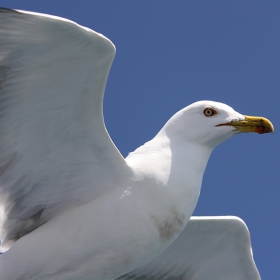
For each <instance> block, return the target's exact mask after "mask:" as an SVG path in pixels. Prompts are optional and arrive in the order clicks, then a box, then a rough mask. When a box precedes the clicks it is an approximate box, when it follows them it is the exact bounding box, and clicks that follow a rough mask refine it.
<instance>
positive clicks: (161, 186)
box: [126, 131, 212, 212]
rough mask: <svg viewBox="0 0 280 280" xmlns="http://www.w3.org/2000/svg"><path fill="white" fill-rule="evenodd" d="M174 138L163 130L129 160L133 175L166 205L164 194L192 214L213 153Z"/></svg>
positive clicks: (181, 208) (130, 156) (206, 148)
mask: <svg viewBox="0 0 280 280" xmlns="http://www.w3.org/2000/svg"><path fill="white" fill-rule="evenodd" d="M174 138H175V137H174ZM174 138H173V139H170V138H168V137H167V136H166V134H165V133H164V132H163V131H161V132H160V133H159V134H158V135H157V136H156V137H155V138H154V139H152V140H151V141H149V142H147V143H145V144H144V145H143V146H141V147H139V148H138V149H137V150H135V151H134V152H133V153H131V154H129V156H128V157H127V158H126V161H127V164H128V165H129V166H130V167H131V169H132V170H133V172H134V176H135V178H134V180H135V181H140V182H141V181H144V180H145V182H146V185H147V187H148V188H150V191H151V192H153V191H155V192H157V194H158V196H159V197H160V199H161V200H162V201H164V203H166V201H165V200H166V199H164V197H163V196H164V195H163V194H161V192H163V193H164V194H166V195H167V197H168V201H169V202H170V203H171V205H172V202H173V201H174V203H175V201H176V207H178V208H179V209H180V212H190V211H189V209H190V208H192V209H194V207H195V205H196V203H197V199H198V196H199V193H200V187H201V182H202V177H203V173H204V170H205V167H206V164H207V161H208V159H209V156H210V154H211V152H212V150H211V149H209V148H208V147H202V146H198V145H196V144H187V143H186V142H185V141H184V140H182V139H180V138H175V139H174ZM188 174H192V176H189V175H188ZM152 189H153V190H152ZM191 212H192V211H191Z"/></svg>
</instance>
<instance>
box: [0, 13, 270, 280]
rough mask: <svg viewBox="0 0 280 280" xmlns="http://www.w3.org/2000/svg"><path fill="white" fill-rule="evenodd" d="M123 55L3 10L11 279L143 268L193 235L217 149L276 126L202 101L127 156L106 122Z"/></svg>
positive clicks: (2, 102)
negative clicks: (109, 83) (113, 73)
mask: <svg viewBox="0 0 280 280" xmlns="http://www.w3.org/2000/svg"><path fill="white" fill-rule="evenodd" d="M114 54H115V48H114V45H113V44H112V43H111V42H110V41H109V40H108V39H107V38H105V37H104V36H102V35H100V34H98V33H96V32H94V31H92V30H90V29H88V28H85V27H82V26H79V25H77V24H75V23H74V22H71V21H68V20H65V19H61V18H58V17H53V16H48V15H42V14H36V13H30V12H22V11H19V12H17V11H11V10H5V9H3V10H1V11H0V131H1V137H0V184H1V185H0V202H1V206H2V209H3V220H2V229H1V239H2V246H3V248H4V250H6V249H8V248H10V249H9V250H8V251H7V252H5V253H4V255H2V256H1V258H0V278H1V280H2V279H3V280H11V279H28V280H30V279H52V280H53V279H95V280H97V279H114V278H116V277H118V276H120V275H122V274H124V273H127V272H129V271H131V270H133V269H136V268H138V267H139V266H141V265H143V264H145V263H147V262H148V261H150V260H152V259H153V258H154V257H156V256H157V255H159V254H160V253H162V251H163V250H164V249H166V248H167V247H168V246H169V245H170V244H171V243H172V242H173V241H174V240H175V239H176V238H177V237H178V236H179V234H180V233H181V231H182V230H183V229H184V227H185V225H186V224H187V222H188V220H189V218H190V216H191V215H192V212H193V210H194V208H195V205H196V202H197V199H198V196H199V192H200V186H201V182H202V177H203V173H204V170H205V167H206V164H207V161H208V158H209V156H210V154H211V152H212V150H213V148H214V147H215V146H216V145H218V144H219V143H220V142H222V141H224V140H226V139H227V138H229V137H231V136H233V135H235V134H236V133H238V132H241V131H257V132H260V133H264V132H271V131H272V130H273V126H272V124H271V123H270V122H269V121H268V120H266V119H264V118H258V119H257V118H255V119H254V122H255V123H253V121H252V120H251V119H250V120H249V119H247V118H246V117H245V116H243V115H241V114H239V113H237V112H236V111H234V110H233V109H232V108H231V107H229V106H227V105H225V104H222V103H217V102H213V101H200V102H196V103H194V104H192V105H190V106H188V107H186V108H184V109H182V110H181V111H179V112H178V113H176V114H175V115H174V116H173V117H172V118H171V119H170V120H169V121H168V122H167V124H166V125H165V126H164V127H163V128H162V130H161V131H160V132H159V133H158V134H157V135H156V136H155V138H154V139H152V140H151V141H149V142H147V143H146V144H145V145H143V146H141V147H140V148H138V149H137V150H136V151H135V152H133V153H131V154H130V155H129V156H128V157H127V158H126V159H124V158H123V157H122V156H121V154H120V153H119V151H118V150H117V148H116V147H115V146H114V144H113V143H112V141H111V139H110V137H109V135H108V134H107V131H106V128H105V126H104V122H103V114H102V102H103V92H104V88H105V84H106V80H107V76H108V72H109V69H110V66H111V63H112V61H113V58H114ZM207 110H210V111H207ZM209 112H210V113H209ZM211 112H212V113H211ZM208 113H209V114H210V115H209V114H208ZM244 127H246V128H244ZM256 127H257V129H256ZM260 127H261V128H260ZM258 129H259V130H258ZM260 129H261V131H260ZM246 244H247V245H248V244H250V242H249V243H248V242H247V243H246ZM11 245H12V246H11ZM249 259H250V257H249ZM249 262H250V266H248V267H249V269H250V270H253V271H256V268H255V267H254V265H253V261H252V260H250V261H249ZM256 273H257V272H255V274H254V275H256ZM245 274H246V273H245ZM170 277H171V276H170ZM182 279H183V278H182ZM191 279H196V278H191ZM242 279H243V278H242ZM244 279H255V278H244Z"/></svg>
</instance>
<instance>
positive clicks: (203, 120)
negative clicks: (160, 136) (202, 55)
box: [164, 101, 274, 148]
mask: <svg viewBox="0 0 280 280" xmlns="http://www.w3.org/2000/svg"><path fill="white" fill-rule="evenodd" d="M164 131H165V133H166V135H167V136H168V137H169V138H170V140H171V141H172V140H174V139H176V140H177V141H187V142H188V143H191V142H193V143H196V144H198V145H202V146H207V147H209V148H214V147H215V146H217V145H218V144H219V143H221V142H223V141H225V140H227V139H229V138H230V137H232V136H234V135H235V134H238V133H241V132H257V133H260V134H263V133H269V132H274V128H273V125H272V123H271V122H270V121H269V120H268V119H266V118H264V117H252V116H246V115H243V114H240V113H238V112H236V111H235V110H234V109H233V108H231V107H230V106H228V105H226V104H223V103H220V102H214V101H198V102H195V103H193V104H191V105H189V106H187V107H185V108H183V109H182V110H180V111H179V112H177V113H176V114H175V115H174V116H173V117H172V118H171V119H170V120H169V121H168V122H167V123H166V125H165V126H164Z"/></svg>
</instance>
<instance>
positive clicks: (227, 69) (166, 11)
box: [0, 0, 280, 280]
mask: <svg viewBox="0 0 280 280" xmlns="http://www.w3.org/2000/svg"><path fill="white" fill-rule="evenodd" d="M0 4H1V6H3V7H7V8H18V9H23V10H31V11H36V12H42V13H48V14H53V15H57V16H61V17H65V18H68V19H71V20H73V21H76V22H78V23H79V24H81V25H84V26H87V27H90V28H91V29H94V30H96V31H98V32H100V33H103V34H104V35H105V36H107V37H108V38H110V39H111V40H112V41H113V42H114V44H115V45H116V47H117V55H116V58H115V61H114V63H113V66H112V69H111V73H110V76H109V80H108V84H107V88H106V95H105V103H104V106H105V122H106V125H107V129H108V131H109V133H110V135H111V137H112V139H113V141H114V142H115V144H116V146H117V147H118V148H119V149H120V151H121V153H122V154H123V155H124V156H126V155H127V154H128V153H129V152H130V151H133V150H134V149H135V148H137V147H138V146H140V145H142V144H143V143H144V142H146V141H148V140H149V139H151V138H152V137H153V136H154V135H155V134H156V133H157V132H158V130H159V129H160V128H161V127H162V126H163V124H164V123H165V122H166V121H167V120H168V119H169V118H170V117H171V115H173V114H174V113H175V112H176V111H178V110H179V109H181V108H182V107H185V106H186V105H188V104H190V103H192V102H194V101H197V100H203V99H208V100H214V101H220V102H224V103H227V104H228V105H230V106H232V107H233V108H235V109H236V110H237V111H239V112H240V113H243V114H248V115H261V116H264V117H267V118H269V119H270V120H271V121H272V122H273V124H274V126H275V133H274V134H273V135H272V134H267V135H258V134H242V135H238V136H236V137H234V138H232V139H230V140H229V141H227V142H225V143H223V144H221V145H220V146H219V147H217V148H216V149H215V150H214V152H213V154H212V156H211V158H210V161H209V163H208V166H207V170H206V173H205V176H204V181H203V186H202V192H201V196H200V199H199V202H198V205H197V208H196V210H195V213H194V214H195V215H236V216H239V217H240V218H242V219H243V220H244V221H245V222H246V224H247V225H248V227H249V230H250V233H251V240H252V245H253V252H254V258H255V262H256V264H257V267H258V269H259V271H260V274H261V276H262V279H267V280H272V279H273V280H274V279H277V278H278V277H279V260H280V255H279V252H280V243H279V237H280V226H279V214H280V213H279V211H280V204H279V198H280V187H279V181H280V170H279V161H280V159H279V158H280V157H279V143H280V141H279V131H280V129H279V119H280V116H279V114H280V102H279V101H280V77H279V74H280V1H279V0H275V1H270V0H266V1H259V0H249V1H244V0H234V1H230V0H227V1H224V0H220V1H217V0H212V1H209V0H204V1H195V0H193V1H186V0H184V1H183V0H176V1H175V0H174V1H163V0H157V1H151V0H141V1H129V0H126V1H124V0H118V1H113V0H112V1H108V0H102V1H101V0H100V1H94V0H88V1H82V0H80V1H72V0H61V1H59V0H57V1H49V0H48V1H46V0H44V1H43V0H40V1H38V0H29V1H23V0H1V2H0Z"/></svg>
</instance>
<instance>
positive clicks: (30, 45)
mask: <svg viewBox="0 0 280 280" xmlns="http://www.w3.org/2000/svg"><path fill="white" fill-rule="evenodd" d="M114 54H115V48H114V45H113V44H112V43H111V42H110V41H109V40H108V39H107V38H105V37H104V36H102V35H101V34H98V33H96V32H94V31H92V30H90V29H88V28H85V27H82V26H79V25H77V24H76V23H74V22H71V21H69V20H66V19H62V18H59V17H54V16H48V15H43V14H37V13H30V12H24V11H13V10H7V9H0V203H1V207H2V209H3V219H2V230H1V237H2V238H1V239H2V245H6V247H9V242H7V241H9V240H11V241H12V240H16V239H18V238H19V237H21V236H22V235H24V234H26V233H27V232H30V231H31V230H33V229H34V228H36V227H38V226H39V225H40V224H42V223H44V222H46V220H48V219H49V218H50V217H52V216H53V215H55V214H56V213H57V211H59V210H60V209H61V208H62V207H64V206H65V207H66V205H68V204H69V203H70V202H71V203H81V202H84V201H88V200H91V199H94V198H95V197H97V196H99V195H100V194H102V193H104V192H106V191H107V190H108V189H109V188H111V187H112V186H113V185H114V182H115V181H116V180H117V179H118V178H119V174H120V172H121V171H120V170H121V169H122V168H125V161H124V159H123V157H122V156H121V155H120V153H119V152H118V150H117V149H116V148H115V146H114V144H113V143H112V141H111V139H110V137H109V136H108V134H107V131H106V128H105V126H104V122H103V113H102V102H103V92H104V88H105V84H106V80H107V76H108V72H109V69H110V66H111V63H112V61H113V58H114Z"/></svg>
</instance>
